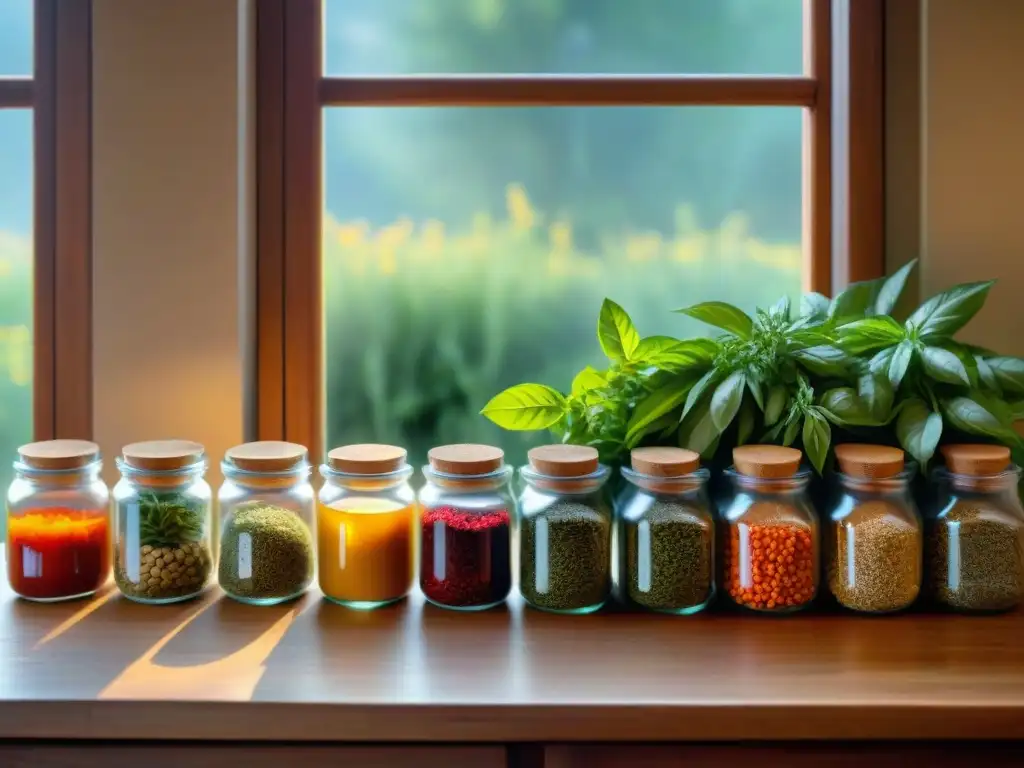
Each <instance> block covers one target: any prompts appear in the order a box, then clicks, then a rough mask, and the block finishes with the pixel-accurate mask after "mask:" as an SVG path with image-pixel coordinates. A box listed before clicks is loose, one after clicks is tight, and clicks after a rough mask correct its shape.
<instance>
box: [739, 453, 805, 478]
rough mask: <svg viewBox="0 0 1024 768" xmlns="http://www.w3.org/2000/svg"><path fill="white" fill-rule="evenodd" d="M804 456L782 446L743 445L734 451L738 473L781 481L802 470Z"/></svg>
mask: <svg viewBox="0 0 1024 768" xmlns="http://www.w3.org/2000/svg"><path fill="white" fill-rule="evenodd" d="M802 459H803V454H802V453H800V451H798V450H797V449H796V448H786V447H784V446H781V445H741V446H739V447H738V448H733V449H732V461H733V464H735V465H736V471H738V472H739V473H740V474H741V475H746V476H747V477H762V478H765V479H768V480H781V479H782V478H786V477H792V476H793V475H795V474H796V473H797V470H798V469H800V461H801V460H802Z"/></svg>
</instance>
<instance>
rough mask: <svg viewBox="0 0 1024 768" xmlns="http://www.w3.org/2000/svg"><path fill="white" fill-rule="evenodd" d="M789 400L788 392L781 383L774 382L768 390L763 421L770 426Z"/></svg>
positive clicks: (780, 414) (776, 419) (777, 418)
mask: <svg viewBox="0 0 1024 768" xmlns="http://www.w3.org/2000/svg"><path fill="white" fill-rule="evenodd" d="M788 401H789V392H788V391H787V390H786V388H785V387H784V386H782V385H781V384H776V385H775V386H774V387H772V388H771V390H770V391H769V392H768V402H767V403H765V407H764V423H765V425H766V426H769V427H770V426H771V425H772V424H774V423H775V422H777V421H778V420H779V418H780V417H781V416H782V411H783V409H784V408H785V407H786V403H787V402H788Z"/></svg>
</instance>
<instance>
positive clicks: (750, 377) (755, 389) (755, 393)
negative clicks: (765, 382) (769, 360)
mask: <svg viewBox="0 0 1024 768" xmlns="http://www.w3.org/2000/svg"><path fill="white" fill-rule="evenodd" d="M747 389H749V390H750V395H751V397H753V398H754V402H755V403H757V407H758V409H759V410H761V411H763V410H764V393H763V392H762V390H761V382H760V381H758V379H757V377H756V376H755V375H754V374H753V373H750V372H748V373H747Z"/></svg>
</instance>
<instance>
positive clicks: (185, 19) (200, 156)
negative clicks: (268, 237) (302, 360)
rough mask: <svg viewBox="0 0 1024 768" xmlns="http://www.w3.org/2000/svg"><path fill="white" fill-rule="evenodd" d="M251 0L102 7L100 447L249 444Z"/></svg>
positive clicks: (96, 107) (97, 121)
mask: <svg viewBox="0 0 1024 768" xmlns="http://www.w3.org/2000/svg"><path fill="white" fill-rule="evenodd" d="M248 11H249V8H248V5H247V4H246V3H244V2H242V3H240V2H239V0H173V2H171V1H169V0H96V2H95V9H94V18H93V51H94V74H93V88H94V91H93V115H94V118H93V173H94V179H93V192H94V203H93V205H94V211H93V216H94V221H93V229H94V238H95V239H94V262H95V270H94V280H95V286H94V290H95V298H94V302H93V304H94V323H95V325H94V328H95V340H94V346H93V350H94V351H93V366H94V377H95V379H94V383H95V387H94V391H95V409H94V417H95V425H96V427H95V428H96V438H97V440H98V441H99V443H100V444H101V446H102V448H103V451H104V453H105V455H106V456H107V457H108V462H107V468H106V474H107V478H108V480H109V479H113V478H114V477H116V473H115V472H114V469H113V457H114V456H115V455H116V454H117V453H118V451H119V449H120V447H121V446H122V445H124V444H125V443H128V442H131V441H134V440H143V439H156V438H162V437H180V438H188V439H192V440H198V441H200V442H202V443H204V444H205V445H206V447H207V450H208V452H209V455H210V456H211V457H212V458H213V459H214V467H213V471H212V472H211V475H210V479H211V481H212V482H214V483H216V482H217V481H218V475H219V472H218V471H217V469H216V465H217V462H219V459H220V457H221V456H222V455H223V453H224V450H225V449H226V448H228V447H230V446H231V445H234V444H236V443H239V442H241V441H242V440H243V438H244V437H245V435H244V433H245V425H246V421H247V419H246V417H247V412H248V406H249V402H248V401H247V400H245V401H244V395H245V393H246V390H247V386H246V385H247V383H248V381H249V380H250V377H249V375H248V374H249V366H250V363H251V355H250V354H249V351H250V347H251V344H250V342H251V339H250V334H249V332H248V330H247V328H246V324H245V323H244V322H243V318H244V314H245V313H246V312H247V311H248V310H249V308H250V307H251V298H252V296H251V277H250V276H251V269H250V268H251V266H252V260H251V254H250V251H251V240H250V238H249V232H250V229H251V228H250V226H249V223H250V222H251V219H250V216H249V213H250V210H251V200H252V195H251V190H250V189H249V179H248V178H247V176H246V174H245V172H244V171H245V166H246V165H247V162H246V158H247V156H248V153H249V150H250V144H251V131H249V130H248V122H247V121H246V120H245V117H246V113H245V111H244V109H243V108H242V107H241V106H240V101H241V99H240V94H242V93H244V92H245V91H246V89H247V88H248V84H247V82H246V81H247V79H248V75H249V71H250V67H249V59H248V48H249V46H248V43H249V39H250V38H249V32H250V29H249V27H248V24H247V22H248V21H249V20H248V19H247V18H246V16H247V13H248Z"/></svg>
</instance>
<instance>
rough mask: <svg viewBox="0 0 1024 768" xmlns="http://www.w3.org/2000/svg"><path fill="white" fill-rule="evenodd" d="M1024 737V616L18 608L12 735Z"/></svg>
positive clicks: (10, 627) (0, 630)
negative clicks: (681, 615) (690, 615)
mask: <svg viewBox="0 0 1024 768" xmlns="http://www.w3.org/2000/svg"><path fill="white" fill-rule="evenodd" d="M2 737H8V738H12V737H16V738H105V739H117V738H134V739H157V738H158V739H272V740H303V741H306V740H315V741H447V742H466V741H519V740H523V741H535V742H544V741H573V740H628V741H654V740H701V741H712V740H732V739H739V738H743V739H804V738H814V739H819V738H820V739H860V738H872V739H874V738H882V739H885V738H935V737H943V738H961V737H963V738H998V737H1005V738H1010V737H1016V738H1021V737H1024V617H1022V616H1021V615H1019V614H1018V615H1010V616H1000V617H979V618H967V617H956V616H929V615H908V616H900V617H891V618H880V619H872V618H854V617H845V616H812V615H804V616H794V617H789V618H772V617H765V618H762V617H757V616H728V615H713V614H712V615H704V616H700V617H693V618H674V617H666V616H654V615H642V614H635V615H634V614H624V613H608V614H604V613H602V614H596V615H592V616H581V617H568V616H565V617H563V616H554V615H548V614H543V613H538V612H535V611H530V610H524V609H523V607H522V605H521V604H520V603H519V602H517V601H514V602H512V603H511V605H510V606H509V607H508V608H507V609H505V608H503V609H501V610H495V611H491V612H487V613H482V614H460V613H453V612H449V611H443V610H440V609H437V608H434V607H431V606H425V605H424V604H423V601H422V598H420V597H419V596H416V597H414V598H413V599H411V600H409V601H408V602H406V603H404V604H400V605H397V606H393V607H390V608H386V609H382V610H378V611H375V612H370V613H360V612H355V611H350V610H346V609H344V608H341V607H339V606H336V605H333V604H330V603H328V602H327V601H324V600H322V599H321V598H320V595H319V594H318V593H311V594H310V595H308V596H307V597H306V598H304V599H302V600H301V601H299V602H297V603H293V604H290V605H284V606H276V607H271V608H259V607H251V606H245V605H241V604H238V603H235V602H232V601H230V600H228V599H225V598H223V597H222V596H221V595H220V593H219V592H217V591H211V592H210V593H209V594H207V595H206V596H204V597H203V598H201V599H199V600H197V601H194V602H190V603H184V604H178V605H173V606H144V605H137V604H134V603H131V602H129V601H128V600H126V599H124V598H121V597H120V596H118V595H117V593H116V591H113V590H107V591H105V592H104V593H103V594H102V595H101V596H100V597H98V598H96V599H94V600H91V601H87V602H76V603H64V604H53V605H43V604H34V603H27V602H23V601H20V600H17V599H15V598H14V597H13V596H12V595H11V593H10V591H9V590H7V589H6V587H5V588H4V591H3V593H2V595H0V738H2Z"/></svg>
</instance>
